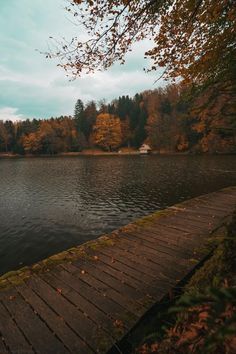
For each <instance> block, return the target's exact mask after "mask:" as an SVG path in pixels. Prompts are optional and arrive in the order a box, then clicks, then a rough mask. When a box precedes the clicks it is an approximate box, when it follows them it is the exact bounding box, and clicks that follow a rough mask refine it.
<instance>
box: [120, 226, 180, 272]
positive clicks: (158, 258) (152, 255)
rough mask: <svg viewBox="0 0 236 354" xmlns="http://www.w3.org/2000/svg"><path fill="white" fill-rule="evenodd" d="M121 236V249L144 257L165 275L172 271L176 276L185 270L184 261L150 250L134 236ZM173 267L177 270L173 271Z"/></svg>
mask: <svg viewBox="0 0 236 354" xmlns="http://www.w3.org/2000/svg"><path fill="white" fill-rule="evenodd" d="M121 236H122V238H121V241H120V242H119V248H122V249H123V250H124V251H125V250H127V249H128V250H131V251H132V252H135V254H141V255H143V256H144V257H145V259H147V260H149V261H150V262H152V263H154V264H155V265H156V266H159V270H160V271H161V272H162V273H163V274H166V273H167V272H168V273H169V270H170V269H171V270H172V272H173V275H174V276H176V275H178V274H180V273H181V272H182V270H183V269H184V268H185V265H186V261H185V260H184V259H182V260H178V259H176V257H172V256H170V255H168V254H166V253H163V252H160V251H158V250H156V249H153V248H150V247H148V246H147V243H146V242H145V241H144V240H141V239H138V238H137V237H135V236H134V235H132V236H131V235H128V236H127V235H126V234H125V233H124V234H123V233H122V234H121ZM170 262H171V263H170ZM177 265H178V270H176V266H177ZM173 266H174V267H175V269H173Z"/></svg>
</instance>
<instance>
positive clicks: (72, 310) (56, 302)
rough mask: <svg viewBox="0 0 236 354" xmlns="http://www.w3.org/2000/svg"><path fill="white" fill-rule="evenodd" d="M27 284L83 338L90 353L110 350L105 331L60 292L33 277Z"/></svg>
mask: <svg viewBox="0 0 236 354" xmlns="http://www.w3.org/2000/svg"><path fill="white" fill-rule="evenodd" d="M27 284H28V285H29V286H30V287H31V288H32V289H33V290H34V291H35V292H36V293H37V294H38V295H39V296H40V297H41V298H42V299H43V300H44V301H45V302H46V303H47V304H48V305H49V306H50V307H51V308H52V309H53V310H54V311H55V312H56V313H57V314H58V315H59V316H61V317H62V318H63V319H64V321H65V322H66V323H67V324H68V326H69V327H70V328H72V329H73V331H74V332H76V333H77V335H78V336H79V337H81V339H82V340H83V341H84V342H85V343H86V344H87V346H88V349H87V350H88V353H91V352H93V351H95V352H96V351H99V350H103V351H105V350H108V349H109V347H110V344H111V343H110V339H109V338H105V339H104V333H103V331H101V330H100V329H99V328H98V327H97V326H96V324H94V323H93V322H92V321H91V320H90V319H88V318H87V317H86V316H85V315H84V314H83V313H82V312H80V311H79V310H78V309H77V308H76V307H75V306H73V305H72V304H71V303H70V302H68V301H66V299H65V298H64V297H63V296H62V295H61V293H60V292H59V291H55V289H53V288H52V287H51V286H49V285H48V284H47V283H46V282H45V281H43V280H42V279H41V278H39V277H36V276H33V277H31V278H30V279H29V281H28V282H27Z"/></svg>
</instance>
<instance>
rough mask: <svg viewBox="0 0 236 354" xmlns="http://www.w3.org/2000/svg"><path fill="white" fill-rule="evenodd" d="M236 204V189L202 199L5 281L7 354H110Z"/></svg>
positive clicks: (0, 308)
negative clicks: (114, 345) (118, 341)
mask: <svg viewBox="0 0 236 354" xmlns="http://www.w3.org/2000/svg"><path fill="white" fill-rule="evenodd" d="M235 205H236V188H229V189H225V190H222V191H218V192H214V193H210V194H208V195H205V196H200V197H197V198H194V199H192V200H189V201H186V202H183V203H180V204H177V205H175V206H173V207H169V208H167V209H166V210H164V211H163V212H161V213H154V214H153V215H151V216H148V217H145V218H143V219H142V220H139V221H137V222H134V223H133V224H131V225H128V226H126V227H122V228H120V229H119V230H117V231H115V232H113V233H111V234H110V235H108V236H106V237H103V238H100V239H99V240H98V241H96V242H92V243H88V244H85V246H83V245H82V246H78V247H76V248H73V249H71V250H68V251H66V252H64V253H62V254H61V255H57V256H54V258H53V257H51V258H50V259H49V261H47V260H45V261H43V262H41V263H39V264H38V265H36V267H35V268H34V267H29V268H27V269H26V270H22V271H20V272H17V273H16V274H15V275H14V274H13V275H12V274H10V275H9V276H8V277H5V278H4V279H2V281H1V282H0V354H5V353H8V352H9V353H14V354H19V353H24V354H26V353H27V354H28V353H40V354H44V353H45V354H46V353H49V354H50V353H58V354H60V353H80V354H85V353H86V354H87V353H88V354H89V353H106V352H107V351H108V350H109V349H110V348H111V346H112V345H113V344H114V343H116V341H117V340H120V339H121V337H122V336H123V335H124V334H126V333H127V332H128V331H129V330H130V329H131V328H132V327H133V326H134V325H135V324H136V323H137V321H138V320H139V319H140V317H141V316H142V315H143V314H144V313H145V312H146V310H148V309H150V307H151V306H152V305H154V304H155V303H156V302H157V301H160V300H161V299H162V298H163V297H164V296H165V295H166V294H168V293H169V292H170V291H171V289H172V288H173V287H174V286H177V285H178V282H179V281H180V280H181V279H182V278H183V277H185V276H186V275H187V274H188V273H189V272H190V271H191V270H192V269H193V268H194V267H195V262H196V260H199V261H200V260H202V259H203V257H204V256H205V255H206V254H207V252H209V250H208V251H207V250H206V249H204V248H203V246H204V244H205V243H206V241H207V239H208V238H209V236H210V233H211V232H212V231H214V230H216V229H217V228H218V227H219V226H220V225H222V223H223V221H224V222H225V220H226V218H227V217H228V216H229V215H230V214H231V213H232V211H233V209H234V207H235ZM193 261H194V262H193ZM54 262H55V264H54ZM58 263H59V264H58ZM0 280H1V279H0ZM10 284H11V286H10ZM6 286H7V288H6Z"/></svg>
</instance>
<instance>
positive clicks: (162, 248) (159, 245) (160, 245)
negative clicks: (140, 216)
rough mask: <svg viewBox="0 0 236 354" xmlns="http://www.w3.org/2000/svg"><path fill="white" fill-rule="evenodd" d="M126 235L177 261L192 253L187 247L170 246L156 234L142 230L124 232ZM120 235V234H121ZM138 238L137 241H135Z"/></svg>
mask: <svg viewBox="0 0 236 354" xmlns="http://www.w3.org/2000/svg"><path fill="white" fill-rule="evenodd" d="M125 234H126V236H129V237H131V238H133V239H134V241H135V242H139V243H141V244H143V243H144V244H145V245H146V246H147V247H149V248H151V249H153V250H154V251H157V252H159V253H162V254H165V255H166V256H167V257H171V259H176V260H177V262H178V260H179V261H182V260H183V259H186V258H187V259H188V258H189V255H190V254H192V251H190V250H189V249H188V250H187V251H188V252H186V250H184V251H183V250H182V248H180V247H175V248H171V247H169V245H168V243H167V242H165V241H163V239H162V240H161V237H160V236H159V238H158V234H157V236H156V237H155V236H152V235H151V234H150V233H149V232H146V231H145V230H143V231H135V232H126V233H125ZM121 237H122V234H121ZM137 240H138V241H137Z"/></svg>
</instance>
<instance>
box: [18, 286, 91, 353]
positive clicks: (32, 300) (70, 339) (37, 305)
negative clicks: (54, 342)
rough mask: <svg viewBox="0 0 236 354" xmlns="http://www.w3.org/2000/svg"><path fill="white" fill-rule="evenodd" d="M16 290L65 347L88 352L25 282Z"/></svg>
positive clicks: (72, 350) (71, 331)
mask: <svg viewBox="0 0 236 354" xmlns="http://www.w3.org/2000/svg"><path fill="white" fill-rule="evenodd" d="M17 291H18V292H19V293H20V294H21V295H22V296H23V297H24V299H25V301H27V302H28V303H29V304H30V305H31V306H32V308H33V309H34V311H35V312H37V313H38V314H39V316H40V317H41V318H42V319H43V320H44V321H45V323H47V325H48V326H49V327H50V328H51V330H52V332H53V333H55V334H56V335H57V337H58V338H60V339H61V341H62V342H63V343H64V345H65V347H66V348H67V349H68V351H69V352H71V353H82V354H86V353H88V347H87V346H86V344H85V343H84V342H83V341H82V340H81V339H80V337H78V335H76V334H75V332H73V330H71V329H70V327H69V326H68V325H67V324H66V322H65V321H64V319H63V318H62V317H60V316H59V315H58V314H56V313H55V312H54V311H53V310H52V309H51V308H50V307H49V306H48V305H47V304H46V303H45V302H44V301H43V300H42V299H41V298H40V297H39V296H38V295H37V294H36V293H35V292H33V291H32V289H30V288H29V287H28V286H26V284H22V285H20V286H18V287H17Z"/></svg>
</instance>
